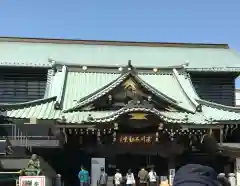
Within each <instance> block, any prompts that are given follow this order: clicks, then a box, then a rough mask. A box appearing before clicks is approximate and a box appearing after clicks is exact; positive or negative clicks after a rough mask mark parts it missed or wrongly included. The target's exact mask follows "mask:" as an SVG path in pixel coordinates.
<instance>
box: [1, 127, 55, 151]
mask: <svg viewBox="0 0 240 186" xmlns="http://www.w3.org/2000/svg"><path fill="white" fill-rule="evenodd" d="M2 127H3V128H4V130H1V128H2ZM0 131H5V133H2V134H1V132H0V139H6V140H7V141H9V142H11V144H12V146H22V147H25V148H26V149H27V150H28V151H29V152H30V153H32V148H33V147H34V146H46V147H51V146H59V140H57V138H56V137H55V136H35V135H34V136H29V135H27V132H25V133H24V132H22V131H20V129H19V128H18V127H17V125H16V124H0Z"/></svg>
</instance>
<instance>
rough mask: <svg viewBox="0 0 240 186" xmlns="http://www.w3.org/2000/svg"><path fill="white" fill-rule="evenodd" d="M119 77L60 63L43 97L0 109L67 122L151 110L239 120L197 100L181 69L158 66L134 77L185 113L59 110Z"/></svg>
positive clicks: (200, 119)
mask: <svg viewBox="0 0 240 186" xmlns="http://www.w3.org/2000/svg"><path fill="white" fill-rule="evenodd" d="M121 76H122V75H121V73H120V72H119V73H103V72H83V71H81V70H80V71H78V70H77V69H72V68H68V67H67V66H63V67H62V68H61V69H58V71H57V72H55V73H54V72H51V73H49V77H48V81H49V82H48V85H47V89H46V94H45V97H46V98H45V99H41V100H36V101H32V102H27V103H20V104H11V105H6V104H4V105H0V108H2V109H5V110H7V111H6V114H7V116H8V117H12V118H37V119H59V120H61V119H62V118H65V119H66V121H67V122H69V123H82V122H83V121H84V122H90V121H88V115H89V114H91V116H92V117H93V120H92V121H94V122H95V123H98V122H104V121H112V120H114V119H116V118H118V117H119V116H121V114H123V113H127V112H132V111H146V112H151V113H154V114H156V115H158V116H159V117H160V118H161V119H162V120H164V121H166V122H169V123H184V124H192V123H195V124H219V123H221V121H233V122H234V121H235V122H239V121H240V108H235V107H228V106H224V105H219V104H216V103H211V102H208V101H204V100H201V99H200V98H199V97H198V95H197V93H196V91H195V89H194V88H193V85H192V83H191V79H190V76H189V75H188V73H186V71H184V69H171V70H169V69H167V70H164V69H162V70H161V71H158V72H151V73H149V72H147V73H144V72H140V71H139V72H138V78H140V79H141V81H144V82H145V83H147V84H146V86H150V88H151V90H152V92H154V91H155V92H161V93H162V94H164V95H167V96H168V97H169V98H171V99H173V100H175V101H176V102H177V103H178V104H179V105H180V106H181V107H183V108H186V110H187V111H185V112H183V111H180V110H178V111H174V112H169V111H168V112H166V111H159V110H156V109H154V108H152V109H150V108H142V107H140V106H138V107H136V108H135V107H132V108H128V107H123V108H121V109H120V110H117V111H104V112H103V111H89V112H72V113H65V112H63V111H66V110H68V109H70V108H72V107H74V106H76V105H78V101H79V100H81V99H83V98H85V97H86V96H88V95H91V94H92V95H98V92H101V90H103V87H106V85H108V84H109V83H111V82H114V81H115V80H116V79H118V78H119V77H121ZM149 90H150V89H149ZM93 93H94V94H93ZM106 93H107V91H103V94H100V96H101V95H104V94H106ZM88 98H90V101H92V100H93V98H94V97H91V96H88Z"/></svg>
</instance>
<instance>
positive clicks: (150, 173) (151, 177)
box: [148, 167, 157, 186]
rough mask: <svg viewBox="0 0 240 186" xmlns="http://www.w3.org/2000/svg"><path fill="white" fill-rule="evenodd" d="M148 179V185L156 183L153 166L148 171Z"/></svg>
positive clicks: (151, 185) (154, 185)
mask: <svg viewBox="0 0 240 186" xmlns="http://www.w3.org/2000/svg"><path fill="white" fill-rule="evenodd" d="M148 179H149V186H156V185H157V173H156V172H155V171H154V168H153V167H152V168H151V170H150V172H149V173H148Z"/></svg>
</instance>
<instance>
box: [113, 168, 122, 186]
mask: <svg viewBox="0 0 240 186" xmlns="http://www.w3.org/2000/svg"><path fill="white" fill-rule="evenodd" d="M121 183H122V174H121V173H120V170H119V169H117V170H116V174H115V175H114V185H115V186H120V185H121Z"/></svg>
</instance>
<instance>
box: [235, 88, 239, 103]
mask: <svg viewBox="0 0 240 186" xmlns="http://www.w3.org/2000/svg"><path fill="white" fill-rule="evenodd" d="M235 98H236V106H240V89H236V90H235Z"/></svg>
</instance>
